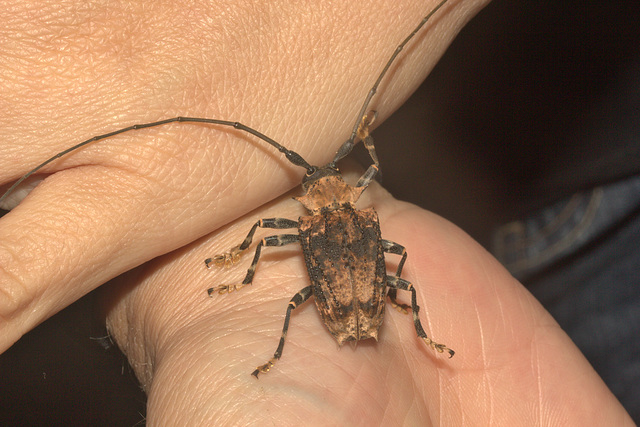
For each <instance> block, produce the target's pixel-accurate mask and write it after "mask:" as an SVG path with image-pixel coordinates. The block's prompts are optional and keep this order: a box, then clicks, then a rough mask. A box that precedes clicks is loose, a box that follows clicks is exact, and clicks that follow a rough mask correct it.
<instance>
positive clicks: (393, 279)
mask: <svg viewBox="0 0 640 427" xmlns="http://www.w3.org/2000/svg"><path fill="white" fill-rule="evenodd" d="M387 286H389V287H391V288H394V289H401V290H403V291H411V311H412V312H413V325H414V326H415V328H416V333H417V334H418V336H419V337H420V338H422V339H423V340H424V342H426V343H427V345H429V346H430V347H431V348H433V349H434V350H436V351H437V352H438V353H443V352H445V351H447V352H449V358H451V357H453V355H454V354H455V352H454V351H453V350H451V349H450V348H449V347H447V346H445V345H444V344H438V343H437V342H435V341H432V340H431V338H429V337H427V333H426V332H425V331H424V329H423V328H422V323H420V318H419V317H418V312H419V311H420V307H419V306H418V303H417V301H416V289H415V288H414V287H413V285H412V284H411V283H410V282H407V281H406V280H404V279H401V278H399V277H397V276H387Z"/></svg>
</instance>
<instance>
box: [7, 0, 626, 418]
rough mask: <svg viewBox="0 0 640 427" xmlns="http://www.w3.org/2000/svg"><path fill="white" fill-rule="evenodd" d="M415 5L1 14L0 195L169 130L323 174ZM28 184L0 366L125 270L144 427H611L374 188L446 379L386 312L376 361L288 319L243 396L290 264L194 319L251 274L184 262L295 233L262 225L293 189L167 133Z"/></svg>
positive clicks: (17, 9) (528, 333) (590, 381)
mask: <svg viewBox="0 0 640 427" xmlns="http://www.w3.org/2000/svg"><path fill="white" fill-rule="evenodd" d="M388 3H389V4H388ZM435 3H436V2H430V1H426V2H425V1H420V2H419V1H405V2H394V3H393V4H391V3H390V2H373V3H372V4H371V5H369V6H368V7H359V8H356V7H354V6H353V4H352V3H348V2H345V3H344V4H340V5H327V4H325V2H317V4H316V3H308V4H304V5H297V4H296V5H295V6H294V5H292V4H291V2H273V3H269V6H267V5H266V4H265V3H256V4H258V5H256V4H254V2H246V3H245V2H237V1H235V2H231V4H229V5H224V4H221V2H215V3H207V2H199V3H194V4H192V5H190V6H189V7H186V6H185V5H184V3H178V2H176V3H175V4H166V3H165V4H160V3H158V4H157V6H156V4H155V3H152V2H144V3H137V2H136V3H132V4H131V5H129V4H126V3H125V4H123V3H121V2H120V3H117V4H113V5H109V4H107V6H108V7H107V6H104V5H95V6H93V7H92V8H90V9H87V8H86V7H84V6H83V4H84V3H80V2H72V1H62V2H60V1H56V2H51V3H50V5H54V4H55V5H57V6H56V7H55V8H54V7H50V6H48V5H49V3H46V2H37V4H36V3H35V2H34V3H33V4H31V3H30V2H18V3H14V2H12V7H0V21H2V22H3V23H4V24H5V25H3V26H0V35H2V36H3V37H5V40H7V42H6V43H3V47H2V49H3V51H4V54H3V55H2V56H3V61H0V71H1V72H0V87H1V90H2V93H3V96H2V99H1V102H2V103H3V104H2V108H0V140H2V144H0V179H1V183H2V184H5V185H6V184H10V183H11V182H13V181H14V180H15V179H17V178H18V177H19V176H21V175H22V174H24V173H25V172H27V171H28V170H29V169H30V168H31V167H32V166H34V165H35V164H37V163H39V162H40V161H42V160H44V159H46V158H47V157H49V156H50V155H52V154H55V153H56V152H58V151H61V150H63V149H65V148H67V147H68V146H70V145H73V144H74V143H76V142H79V141H81V140H83V139H86V138H88V137H90V136H92V135H96V134H99V133H104V132H108V131H110V130H115V129H117V128H119V127H123V126H127V125H130V124H133V123H144V122H149V121H153V120H158V119H162V118H167V117H172V116H176V115H187V114H188V115H191V116H200V117H212V118H221V119H228V120H240V121H242V122H243V123H245V124H247V125H249V126H252V127H254V128H256V129H259V130H260V131H262V132H264V133H265V134H267V135H269V136H271V137H272V138H274V139H276V140H277V141H279V142H281V143H282V144H284V145H286V146H287V147H289V148H292V149H294V150H296V151H297V152H299V153H300V154H302V155H303V156H304V157H305V158H306V159H307V160H308V161H309V162H310V163H314V164H322V163H325V162H327V161H328V160H330V158H331V157H332V155H333V153H334V152H335V150H336V149H337V147H338V146H339V145H340V143H341V142H342V141H344V140H345V139H346V138H347V137H348V134H349V131H350V129H351V126H352V124H353V121H354V120H355V115H356V114H357V111H358V109H359V107H360V105H361V102H362V99H363V98H364V96H365V94H366V92H367V90H368V89H369V87H370V85H371V83H372V82H373V80H374V79H375V77H376V75H377V73H378V72H379V69H380V67H381V66H382V65H383V64H384V62H385V60H386V58H387V57H388V56H389V55H390V53H391V52H392V51H393V49H394V48H395V46H396V45H397V44H398V42H399V41H400V40H401V39H402V38H403V37H404V36H405V35H406V33H408V31H410V30H411V29H412V28H413V26H414V25H415V24H417V22H415V21H418V20H419V18H418V17H420V16H422V15H425V14H426V12H427V11H428V10H429V9H430V8H431V7H433V5H435ZM484 3H486V2H481V1H464V2H460V1H451V3H450V4H448V5H447V6H445V8H444V9H442V13H441V14H440V15H438V16H437V17H435V18H434V21H433V22H432V23H431V24H430V25H429V26H428V27H429V28H427V29H426V31H425V33H424V34H423V35H422V36H419V37H418V38H417V39H416V41H415V43H413V44H412V45H411V46H410V47H409V48H408V49H407V55H406V56H404V59H402V62H401V63H399V64H398V66H397V68H395V69H394V71H393V72H392V73H391V74H390V79H389V80H388V81H387V83H383V85H382V87H381V89H380V96H379V97H378V98H377V99H376V100H375V108H376V109H377V110H378V111H379V113H380V114H379V116H378V121H381V120H382V119H383V118H384V117H386V116H388V115H389V114H390V112H391V111H393V109H394V108H397V107H398V106H399V105H400V104H401V103H402V101H403V100H404V99H405V98H406V97H407V96H408V95H409V93H410V92H411V91H412V90H413V89H414V88H415V87H416V86H417V85H418V84H419V82H420V81H421V80H422V79H423V78H424V76H425V75H426V74H427V72H428V70H429V69H430V68H431V67H432V66H433V65H434V64H435V62H436V61H437V59H438V57H439V56H440V55H441V54H442V52H443V51H444V49H445V48H446V46H447V45H448V43H449V42H450V41H451V39H452V38H453V37H454V36H455V33H456V32H457V31H458V30H459V28H460V27H462V26H463V25H464V23H465V22H466V21H467V20H468V19H470V17H471V16H473V14H474V13H476V12H477V10H479V8H480V7H481V6H482V5H484ZM122 9H124V10H122ZM230 29H233V30H232V31H231V30H230ZM364 47H366V48H364ZM398 147H399V149H400V148H401V144H400V143H399V144H398ZM46 172H47V173H48V174H51V175H50V176H49V178H48V179H47V180H46V181H45V182H43V183H42V184H41V185H40V186H39V187H38V189H37V190H36V191H34V192H32V193H31V194H30V196H29V197H28V198H27V199H25V200H24V201H23V202H22V203H21V204H20V205H19V206H18V207H17V208H16V209H14V210H13V211H12V212H11V213H10V214H8V215H6V216H5V217H4V218H2V220H0V265H1V266H2V268H1V269H0V291H1V292H0V351H4V350H6V349H7V348H8V347H9V346H11V345H12V344H13V343H14V342H15V341H16V340H18V339H19V338H20V336H22V335H23V334H24V333H26V332H27V331H29V330H30V329H32V328H33V327H35V326H36V325H37V324H38V323H40V322H42V321H43V320H44V319H46V318H48V317H49V316H51V315H52V314H54V313H55V312H57V311H59V310H61V309H62V308H64V307H65V306H67V305H69V304H70V303H72V302H73V301H75V300H77V299H78V298H80V297H81V296H82V295H84V294H85V293H87V292H89V291H90V290H92V289H95V288H96V287H98V286H100V285H102V284H103V283H105V282H106V281H107V280H109V279H111V278H113V277H115V276H117V275H119V274H121V273H123V272H125V271H128V270H131V269H132V268H134V267H136V266H140V267H139V268H136V269H135V270H133V271H132V272H130V273H128V274H127V275H126V276H124V277H123V278H121V279H120V280H119V283H118V285H117V287H113V286H112V287H110V292H108V294H109V299H108V300H109V302H108V306H109V314H108V323H109V326H110V329H111V331H112V333H113V336H114V338H115V339H116V341H117V342H118V344H119V345H120V346H121V347H122V348H123V349H124V351H125V352H126V353H127V355H128V357H129V359H130V361H131V364H132V366H134V368H135V370H136V372H137V373H138V376H139V378H140V379H141V381H142V384H143V385H144V386H145V388H146V390H147V391H148V393H149V406H148V422H149V424H150V425H154V424H162V425H172V424H175V425H199V424H200V425H202V424H206V423H207V422H209V423H210V422H212V420H216V421H217V422H220V423H222V424H224V423H227V424H228V423H233V422H235V423H239V424H245V423H251V422H258V421H260V423H264V422H265V421H266V422H269V421H273V422H274V423H277V424H285V425H286V424H290V423H293V422H306V423H307V424H308V423H309V422H310V421H311V422H313V421H315V420H317V422H318V423H336V424H345V423H346V424H349V423H351V424H358V423H362V424H365V425H366V424H370V423H371V422H375V423H388V424H393V425H398V424H403V423H404V424H407V425H411V424H415V423H419V424H423V425H424V424H429V423H433V424H443V425H460V424H468V425H487V424H494V425H509V424H510V425H532V424H534V425H535V424H540V425H572V424H575V425H588V424H593V425H625V423H626V424H628V425H631V424H632V423H631V420H630V419H629V418H628V416H627V415H626V413H625V412H624V410H623V409H622V407H621V406H620V405H619V403H618V402H617V401H616V400H615V398H614V397H613V396H612V395H611V393H610V392H609V391H608V389H607V388H606V386H605V385H604V384H603V383H602V381H601V380H600V378H599V377H598V376H597V375H596V374H595V373H594V372H593V370H592V369H591V368H590V366H589V365H588V363H587V362H586V361H585V359H584V358H583V356H582V355H581V354H580V353H579V351H578V350H577V349H576V348H575V346H574V345H573V344H572V343H571V341H570V340H569V339H568V337H567V336H566V335H565V334H564V333H563V332H562V331H561V330H560V329H559V327H558V326H557V324H556V323H555V322H554V321H553V319H551V318H550V316H549V315H548V314H547V313H546V312H545V311H544V310H543V309H542V307H540V306H539V304H538V303H537V302H536V301H535V300H534V299H533V298H532V297H531V296H530V295H529V294H528V293H527V292H526V291H525V290H524V288H523V287H522V286H521V285H520V284H518V283H517V282H515V281H514V280H513V279H512V278H511V277H510V276H509V275H508V274H507V273H506V272H505V271H504V270H503V269H502V268H501V267H500V266H499V265H498V263H497V262H496V261H495V260H493V258H492V257H491V256H490V255H489V254H487V253H486V252H485V251H484V250H483V249H481V248H480V247H479V246H478V245H477V244H475V243H474V242H473V241H472V240H471V239H470V238H469V237H468V236H466V235H465V234H464V233H463V232H461V231H460V230H458V229H456V228H455V227H454V226H452V225H451V224H449V223H447V222H446V221H445V220H443V219H441V218H438V217H437V216H435V215H433V214H430V213H427V212H425V211H422V210H420V209H418V208H416V207H413V206H410V205H407V204H404V203H401V202H397V201H395V200H393V199H392V198H391V197H390V196H389V195H388V194H387V193H385V192H384V191H383V190H382V189H380V188H379V187H378V186H377V185H372V186H371V187H370V188H369V189H368V190H367V191H366V192H365V195H364V196H363V198H362V199H361V201H360V202H359V206H360V207H368V206H375V207H376V209H377V210H378V212H379V214H380V219H381V224H382V230H383V235H384V236H385V238H387V239H390V240H394V241H396V242H398V243H400V244H402V245H404V246H406V247H407V251H408V252H409V259H408V261H407V264H406V267H405V274H404V275H403V277H405V278H406V279H407V280H410V281H412V283H413V284H414V286H415V287H416V288H417V289H418V294H419V297H418V302H419V304H420V305H421V306H422V310H421V313H420V315H421V318H422V319H423V324H424V326H425V329H426V331H427V333H428V334H429V335H430V336H431V337H432V338H433V339H434V340H436V341H438V342H442V343H444V344H446V345H448V346H450V347H451V348H453V349H454V350H456V356H455V357H454V358H453V359H451V360H449V359H447V358H446V357H443V355H440V354H436V353H434V352H433V351H432V350H431V349H429V348H427V347H426V346H425V345H424V343H423V342H422V341H421V340H419V339H418V338H416V336H415V331H414V329H413V325H412V322H411V317H410V316H408V315H403V314H401V313H399V312H397V311H395V310H393V309H389V310H388V313H387V316H386V320H385V324H384V326H383V329H382V331H381V339H380V341H379V342H378V343H377V344H376V343H375V342H363V343H360V344H359V345H358V346H357V348H356V349H352V348H351V347H349V346H345V347H344V348H342V349H341V350H338V349H337V346H336V344H335V342H334V341H333V338H332V337H331V335H330V334H329V333H328V332H327V331H326V330H325V329H324V327H323V326H322V324H321V322H320V320H319V316H318V315H317V313H316V312H315V311H314V308H313V303H312V302H308V303H307V304H305V305H304V306H302V307H300V308H299V309H297V310H296V312H294V315H293V316H292V323H291V328H290V333H289V335H288V341H287V345H286V346H285V349H284V354H283V358H282V359H281V361H279V362H278V363H277V364H276V365H275V366H274V368H273V369H272V371H271V372H269V373H267V374H264V375H263V376H261V378H260V379H259V380H257V381H256V380H255V378H253V377H251V376H250V375H249V374H250V372H251V371H252V370H253V369H254V368H255V367H256V366H257V365H259V364H262V363H264V362H266V361H267V360H268V359H269V358H270V357H271V355H272V353H273V351H274V350H275V346H276V345H277V341H278V338H279V334H280V330H281V327H282V320H283V317H284V310H285V308H286V304H287V302H288V300H289V299H290V298H291V296H293V294H294V293H295V292H297V291H298V290H299V289H301V288H302V287H304V286H306V285H307V283H308V282H307V280H308V279H306V277H305V271H304V267H303V263H302V259H301V257H300V256H299V252H298V251H297V249H296V247H295V246H290V247H286V248H279V249H274V250H265V255H264V257H263V260H262V261H261V264H260V265H259V266H258V270H257V273H256V278H255V280H254V285H253V286H251V287H248V288H245V289H242V290H241V291H238V292H237V293H233V294H231V295H223V296H215V297H214V298H213V299H209V298H208V297H207V294H206V289H207V288H209V287H211V286H215V285H217V284H219V283H230V282H234V281H240V280H242V276H243V273H244V271H243V269H244V268H246V266H247V264H248V263H249V262H250V261H249V260H248V259H247V258H249V257H247V256H245V257H243V258H242V260H241V262H240V263H239V264H238V265H237V266H234V267H233V268H231V269H229V270H215V269H212V270H207V269H206V268H205V267H204V262H203V261H204V259H205V258H208V257H210V256H211V255H215V254H216V253H220V252H223V251H224V250H227V249H229V248H231V247H233V246H235V245H237V244H238V243H240V242H241V241H242V239H243V238H244V236H245V235H246V233H247V231H248V229H249V228H250V226H251V225H252V224H253V223H254V222H255V220H256V219H258V218H260V217H272V216H281V217H288V218H292V219H295V218H297V217H298V216H299V215H301V214H303V211H302V208H301V206H300V205H299V204H298V203H296V202H295V201H292V200H290V197H291V196H292V195H293V194H290V195H287V196H284V197H281V198H278V199H276V201H274V202H272V203H270V204H268V205H264V204H265V203H267V202H269V201H270V200H272V199H274V198H276V197H277V196H278V195H280V194H282V193H283V192H285V191H286V190H288V189H290V188H292V187H293V186H295V185H297V184H298V183H299V182H300V179H301V176H302V173H303V171H302V170H301V169H300V168H296V167H292V166H290V165H288V163H287V162H286V161H285V160H283V159H282V158H281V157H280V156H279V155H278V153H275V152H274V151H273V150H271V149H270V147H265V146H264V144H260V143H257V142H255V141H254V140H253V139H251V138H247V137H245V136H244V135H243V134H240V133H238V132H235V131H229V130H228V129H220V128H213V127H210V126H198V125H187V126H185V125H180V124H175V125H170V126H168V127H166V128H161V129H158V130H153V131H152V130H147V131H139V132H134V133H130V134H127V135H123V136H121V137H118V138H114V139H112V140H108V141H103V142H100V143H98V144H95V145H93V146H91V147H87V148H86V149H83V150H81V151H79V152H77V153H75V154H73V155H72V156H69V157H67V158H65V159H62V160H60V161H58V162H56V163H55V164H52V165H51V166H50V167H48V168H47V170H46ZM348 179H352V180H353V181H351V182H355V180H357V176H356V175H355V174H353V173H350V174H348ZM239 195H240V196H239ZM295 195H299V194H295ZM250 211H252V212H251V213H250V214H248V215H247V213H248V212H250ZM225 224H228V225H226V226H225ZM407 224H411V226H410V227H407ZM267 234H276V233H271V232H269V231H266V232H264V233H263V234H261V236H265V235H267ZM269 249H270V248H269ZM388 258H389V259H390V262H391V263H392V264H391V265H393V263H394V262H397V261H395V260H394V258H397V257H394V256H389V257H388ZM151 259H153V261H151V262H150V261H149V260H151ZM405 294H406V293H404V292H400V299H401V300H403V301H408V295H405ZM594 339H598V337H594Z"/></svg>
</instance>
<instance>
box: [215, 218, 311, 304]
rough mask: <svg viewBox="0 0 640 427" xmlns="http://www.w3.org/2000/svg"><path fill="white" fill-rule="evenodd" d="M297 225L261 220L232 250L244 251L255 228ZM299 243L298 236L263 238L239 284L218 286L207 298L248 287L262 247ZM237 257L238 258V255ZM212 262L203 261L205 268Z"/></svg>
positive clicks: (288, 222) (282, 220) (274, 219)
mask: <svg viewBox="0 0 640 427" xmlns="http://www.w3.org/2000/svg"><path fill="white" fill-rule="evenodd" d="M297 225H298V223H297V222H296V221H293V220H290V219H284V218H271V219H261V220H259V221H258V222H256V223H255V224H254V226H253V227H252V228H251V231H250V232H249V234H248V235H247V237H246V238H245V240H244V242H242V244H240V245H238V246H236V247H235V248H234V249H236V248H237V249H238V251H239V252H238V253H241V252H242V251H244V250H245V249H246V247H248V246H249V245H250V244H251V241H252V239H253V234H254V233H255V231H256V228H257V227H265V228H292V227H296V226H297ZM299 241H300V236H298V235H297V234H279V235H277V236H268V237H265V238H264V239H262V240H261V241H260V243H258V246H257V247H256V252H255V255H254V256H253V261H252V262H251V265H250V266H249V269H248V270H247V274H246V276H245V278H244V280H243V281H242V282H241V283H236V284H231V285H218V286H215V287H213V288H209V289H207V293H208V294H209V296H211V295H212V294H213V293H214V292H217V293H219V294H225V293H228V292H232V291H237V290H239V289H241V288H243V287H245V286H247V285H250V284H251V282H252V281H253V276H254V274H255V271H256V265H257V264H258V260H259V259H260V252H261V249H262V247H263V246H284V245H288V244H291V243H296V242H299ZM232 251H233V250H232ZM230 253H233V252H230ZM226 255H227V254H225V255H218V256H219V257H222V256H226ZM237 256H238V257H239V255H237ZM212 260H215V258H208V259H207V260H205V263H206V264H207V267H209V264H210V263H211V262H212ZM216 265H225V263H224V262H220V263H216Z"/></svg>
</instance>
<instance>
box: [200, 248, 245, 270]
mask: <svg viewBox="0 0 640 427" xmlns="http://www.w3.org/2000/svg"><path fill="white" fill-rule="evenodd" d="M243 252H244V249H240V245H238V246H234V247H233V248H231V249H230V250H229V251H228V252H225V253H223V254H219V255H215V256H213V257H211V258H207V259H205V260H204V263H205V265H206V266H207V268H211V264H213V265H215V266H216V267H231V266H232V265H233V264H235V263H237V262H238V261H240V258H241V257H242V253H243Z"/></svg>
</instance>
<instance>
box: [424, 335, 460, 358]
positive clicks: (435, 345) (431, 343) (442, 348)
mask: <svg viewBox="0 0 640 427" xmlns="http://www.w3.org/2000/svg"><path fill="white" fill-rule="evenodd" d="M422 339H423V340H424V342H426V343H427V345H428V346H429V347H431V348H432V349H434V350H435V351H437V352H438V353H444V352H445V351H446V352H448V353H449V359H451V358H452V357H453V355H454V354H456V352H455V351H453V350H451V349H450V348H449V347H447V346H446V345H444V344H438V343H437V342H435V341H432V340H431V339H430V338H427V337H424V338H422Z"/></svg>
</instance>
